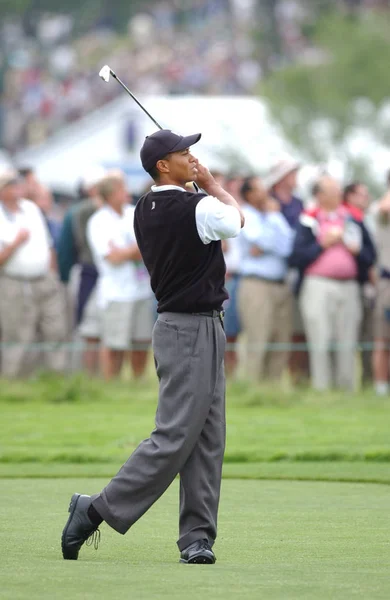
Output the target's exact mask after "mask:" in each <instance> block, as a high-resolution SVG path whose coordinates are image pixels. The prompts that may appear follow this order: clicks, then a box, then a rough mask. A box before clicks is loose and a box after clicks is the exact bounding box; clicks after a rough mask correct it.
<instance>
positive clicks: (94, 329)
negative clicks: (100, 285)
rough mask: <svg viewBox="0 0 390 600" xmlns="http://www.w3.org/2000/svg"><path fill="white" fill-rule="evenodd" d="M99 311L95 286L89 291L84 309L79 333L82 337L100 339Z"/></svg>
mask: <svg viewBox="0 0 390 600" xmlns="http://www.w3.org/2000/svg"><path fill="white" fill-rule="evenodd" d="M101 329H102V324H101V313H100V310H99V308H98V306H97V300H96V288H95V289H94V290H93V291H92V292H91V294H90V296H89V298H88V300H87V302H86V304H85V307H84V310H83V317H82V319H81V323H80V325H79V333H80V335H81V337H83V338H91V339H94V338H95V339H100V337H101Z"/></svg>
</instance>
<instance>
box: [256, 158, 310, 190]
mask: <svg viewBox="0 0 390 600" xmlns="http://www.w3.org/2000/svg"><path fill="white" fill-rule="evenodd" d="M300 167H301V164H300V163H299V162H298V161H296V160H294V159H293V158H283V159H281V160H279V161H278V162H277V163H275V164H274V165H273V166H272V167H271V169H270V170H269V172H268V173H267V175H266V176H265V177H264V178H263V183H264V185H265V187H266V189H267V190H270V189H271V188H273V187H274V185H276V184H277V183H279V182H280V181H282V179H284V178H285V177H286V176H287V175H289V174H290V173H292V172H293V171H297V170H298V169H299V168H300Z"/></svg>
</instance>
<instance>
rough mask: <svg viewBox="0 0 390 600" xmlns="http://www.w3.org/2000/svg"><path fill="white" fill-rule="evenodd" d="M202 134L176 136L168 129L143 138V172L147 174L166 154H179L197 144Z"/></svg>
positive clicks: (141, 153)
mask: <svg viewBox="0 0 390 600" xmlns="http://www.w3.org/2000/svg"><path fill="white" fill-rule="evenodd" d="M201 136H202V134H201V133H194V134H193V135H187V136H183V135H178V134H177V133H173V131H171V130H170V129H160V130H159V131H156V132H155V133H153V134H152V135H148V136H147V137H146V138H145V141H144V143H143V146H142V148H141V152H140V157H141V163H142V166H143V168H144V169H145V171H147V172H149V171H150V170H151V169H153V167H154V166H155V165H156V163H157V162H158V161H159V160H161V159H163V158H164V157H165V156H166V155H167V154H171V153H172V152H180V150H185V149H186V148H189V147H190V146H193V145H194V144H196V142H199V140H200V138H201Z"/></svg>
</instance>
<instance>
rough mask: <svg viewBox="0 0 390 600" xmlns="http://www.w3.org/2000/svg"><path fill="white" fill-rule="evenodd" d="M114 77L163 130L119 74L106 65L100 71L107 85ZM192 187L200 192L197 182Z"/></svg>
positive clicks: (159, 126)
mask: <svg viewBox="0 0 390 600" xmlns="http://www.w3.org/2000/svg"><path fill="white" fill-rule="evenodd" d="M111 75H112V76H113V77H114V79H116V80H117V82H118V83H119V84H120V85H121V86H122V87H123V89H124V90H125V91H126V92H127V93H128V94H129V96H131V97H132V98H133V100H134V101H135V102H136V103H137V104H138V106H139V107H140V108H142V110H143V111H144V113H145V114H147V115H148V117H149V118H150V119H151V120H152V121H153V123H154V124H155V125H156V126H157V127H158V128H159V129H163V127H161V125H159V124H158V123H157V121H156V120H155V119H154V118H153V117H152V115H151V114H150V113H149V112H148V111H147V110H146V108H145V107H144V106H142V104H141V102H140V101H139V100H138V99H137V98H136V97H135V96H134V94H133V93H132V92H131V91H130V90H129V88H128V87H127V85H125V84H124V83H123V81H122V80H121V79H119V77H118V76H117V74H116V73H115V72H114V71H113V70H112V69H111V68H110V67H109V66H108V65H104V67H102V68H101V69H100V71H99V77H101V78H102V79H103V81H105V82H106V83H108V82H109V81H110V76H111ZM192 185H193V186H194V189H195V191H196V192H199V191H200V187H199V186H198V185H197V184H196V183H195V181H193V182H192Z"/></svg>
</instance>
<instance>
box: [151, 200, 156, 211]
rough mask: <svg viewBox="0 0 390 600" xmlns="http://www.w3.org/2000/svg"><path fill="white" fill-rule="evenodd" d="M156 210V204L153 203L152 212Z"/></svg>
mask: <svg viewBox="0 0 390 600" xmlns="http://www.w3.org/2000/svg"><path fill="white" fill-rule="evenodd" d="M155 208H156V203H155V202H154V201H153V202H152V208H151V210H154V209H155Z"/></svg>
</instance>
